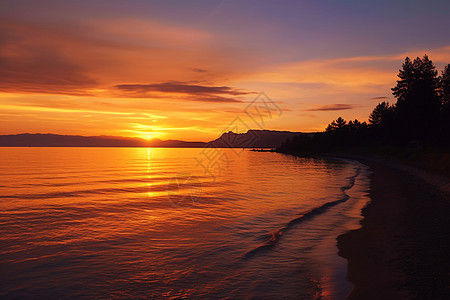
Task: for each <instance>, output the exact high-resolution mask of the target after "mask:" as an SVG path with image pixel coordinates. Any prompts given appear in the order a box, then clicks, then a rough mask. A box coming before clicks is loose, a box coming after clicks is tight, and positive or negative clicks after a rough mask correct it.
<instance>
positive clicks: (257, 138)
mask: <svg viewBox="0 0 450 300" xmlns="http://www.w3.org/2000/svg"><path fill="white" fill-rule="evenodd" d="M310 134H311V133H302V132H291V131H276V130H249V131H247V132H246V133H234V132H232V131H229V132H226V133H223V134H222V135H221V136H220V137H219V138H218V139H216V140H214V141H211V142H209V143H208V145H212V146H213V147H217V148H278V147H280V146H281V144H282V143H283V142H285V141H286V140H287V139H292V138H293V137H294V136H299V135H310Z"/></svg>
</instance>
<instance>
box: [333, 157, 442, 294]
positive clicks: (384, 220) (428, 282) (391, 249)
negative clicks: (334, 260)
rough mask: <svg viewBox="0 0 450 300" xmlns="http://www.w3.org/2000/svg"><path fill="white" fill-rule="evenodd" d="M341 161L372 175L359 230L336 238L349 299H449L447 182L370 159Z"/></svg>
mask: <svg viewBox="0 0 450 300" xmlns="http://www.w3.org/2000/svg"><path fill="white" fill-rule="evenodd" d="M335 157H337V156H335ZM342 158H351V159H354V160H357V161H360V162H361V163H363V164H365V165H367V166H369V167H370V169H371V170H372V174H371V175H370V198H371V202H369V203H368V204H367V206H366V207H365V208H364V209H363V210H362V215H363V219H362V221H361V228H359V229H356V230H351V231H349V232H347V233H344V234H342V235H340V236H338V237H337V241H338V249H339V253H338V254H339V255H340V256H341V257H343V258H345V259H347V261H348V266H347V280H348V281H350V282H351V283H352V284H353V289H352V291H351V293H350V295H349V296H348V299H450V271H449V269H450V247H449V246H447V245H446V244H448V243H449V241H450V215H449V214H450V197H449V193H448V181H445V180H444V181H443V178H442V177H439V176H432V175H430V174H427V173H425V172H422V171H420V170H417V172H414V170H411V168H410V167H407V166H403V165H399V164H397V165H394V164H389V163H386V162H383V161H380V160H376V159H373V158H372V159H371V158H364V157H350V156H349V157H344V156H342Z"/></svg>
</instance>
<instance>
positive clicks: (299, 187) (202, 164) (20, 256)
mask: <svg viewBox="0 0 450 300" xmlns="http://www.w3.org/2000/svg"><path fill="white" fill-rule="evenodd" d="M369 173H370V170H369V169H368V167H366V166H365V165H363V164H360V163H358V162H356V161H352V160H345V159H335V158H300V157H295V156H290V155H285V154H280V153H273V152H256V151H249V150H243V149H219V148H211V149H196V148H189V149H185V148H65V147H54V148H44V147H42V148H39V147H37V148H33V147H22V148H14V147H4V148H0V298H1V299H12V298H14V299H29V298H33V299H111V298H113V299H115V298H117V299H345V297H346V295H348V294H349V292H350V291H351V289H352V285H351V284H350V283H349V282H348V281H347V280H346V274H347V261H346V260H345V259H343V258H341V257H339V256H338V255H337V253H338V249H337V246H336V243H337V242H336V237H337V236H338V235H340V234H342V233H345V232H346V231H348V230H352V229H356V228H359V227H360V224H359V222H360V220H361V209H362V208H363V207H364V206H365V205H366V204H367V203H368V201H369V200H370V199H369V196H368V192H369V177H368V175H369Z"/></svg>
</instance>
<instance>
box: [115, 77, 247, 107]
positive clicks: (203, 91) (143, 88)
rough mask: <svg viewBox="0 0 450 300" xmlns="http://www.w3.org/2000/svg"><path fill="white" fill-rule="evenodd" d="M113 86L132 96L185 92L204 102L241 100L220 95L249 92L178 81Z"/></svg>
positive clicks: (240, 94)
mask: <svg viewBox="0 0 450 300" xmlns="http://www.w3.org/2000/svg"><path fill="white" fill-rule="evenodd" d="M114 88H116V89H118V90H119V91H121V92H123V93H125V94H124V96H127V97H133V98H146V97H152V96H155V94H154V93H165V94H185V95H186V96H187V98H188V99H189V100H194V101H204V102H242V101H241V100H238V99H235V98H231V97H224V96H221V95H229V96H242V95H247V94H250V92H245V91H242V90H239V89H235V88H232V87H229V86H208V85H199V84H190V83H187V82H180V81H169V82H163V83H153V84H119V85H115V86H114ZM152 93H153V94H152Z"/></svg>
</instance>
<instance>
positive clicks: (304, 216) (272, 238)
mask: <svg viewBox="0 0 450 300" xmlns="http://www.w3.org/2000/svg"><path fill="white" fill-rule="evenodd" d="M360 172H361V168H360V167H359V166H358V165H357V168H356V172H355V174H354V175H353V176H351V177H349V178H348V179H349V183H348V184H347V185H346V186H344V187H341V191H342V194H343V196H342V198H341V199H339V200H335V201H330V202H327V203H325V204H322V205H320V206H318V207H315V208H313V209H311V210H308V211H306V212H303V213H300V214H299V216H298V217H296V218H295V219H292V220H291V221H289V222H288V223H286V224H285V225H284V226H283V227H281V228H278V229H276V230H273V231H271V232H269V234H268V236H269V239H268V240H266V241H265V242H264V244H262V245H260V246H258V247H256V248H254V249H252V250H250V251H248V252H247V253H245V254H244V256H243V258H244V259H248V258H251V257H253V256H254V255H256V254H258V253H261V252H263V251H265V250H269V249H271V248H273V247H274V246H275V245H276V244H277V243H278V241H279V240H280V238H281V236H282V235H283V234H284V233H285V232H286V231H288V230H289V229H291V228H292V227H293V226H294V225H297V224H299V223H301V222H304V221H306V220H309V219H311V218H313V217H314V216H317V215H319V214H322V213H324V212H325V211H327V210H328V209H330V208H331V207H333V206H336V205H338V204H340V203H343V202H346V201H347V200H348V199H349V198H350V196H349V195H347V193H346V192H345V191H347V190H349V189H351V188H352V187H353V186H354V185H355V181H356V178H357V177H358V176H359V174H360Z"/></svg>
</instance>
